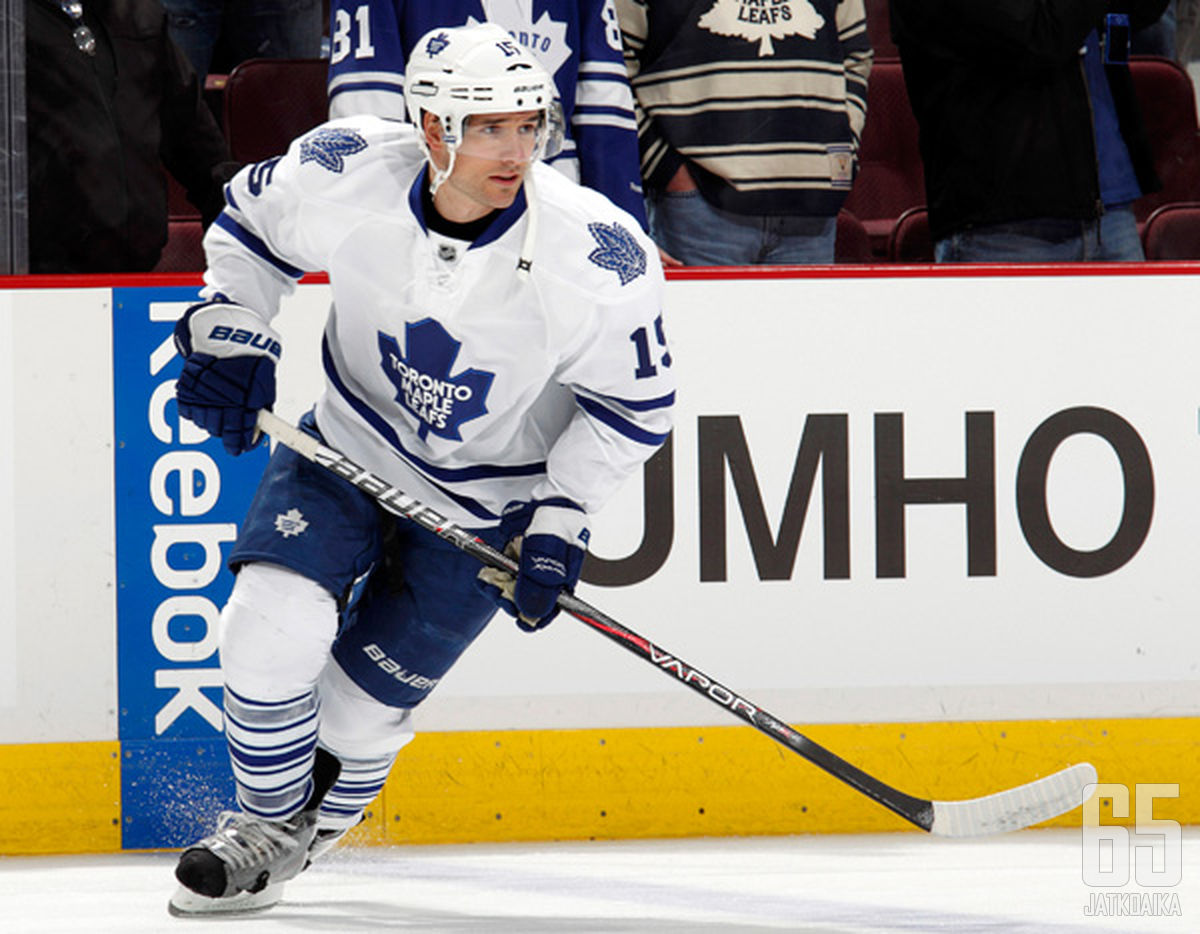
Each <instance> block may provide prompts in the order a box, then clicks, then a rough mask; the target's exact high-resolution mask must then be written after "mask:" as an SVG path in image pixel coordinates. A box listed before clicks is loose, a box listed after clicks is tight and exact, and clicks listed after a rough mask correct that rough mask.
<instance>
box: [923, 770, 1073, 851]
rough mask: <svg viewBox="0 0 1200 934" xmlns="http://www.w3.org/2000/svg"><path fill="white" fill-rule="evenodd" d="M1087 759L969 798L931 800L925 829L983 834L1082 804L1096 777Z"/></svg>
mask: <svg viewBox="0 0 1200 934" xmlns="http://www.w3.org/2000/svg"><path fill="white" fill-rule="evenodd" d="M1096 777H1097V776H1096V769H1095V768H1094V767H1093V766H1092V764H1091V763H1090V762H1081V763H1079V764H1078V765H1073V766H1071V767H1070V768H1066V769H1063V770H1062V771H1061V772H1055V773H1054V774H1053V775H1047V776H1046V777H1045V778H1039V779H1038V780H1037V781H1034V782H1029V783H1028V784H1027V785H1020V786H1018V787H1016V788H1010V789H1009V790H1008V791H1000V792H997V793H996V794H994V795H984V796H983V797H982V798H972V799H970V800H969V801H934V802H933V825H932V826H931V827H930V828H929V832H930V833H931V834H934V835H935V836H939V837H985V836H988V835H989V834H995V833H1008V832H1009V831H1012V830H1021V829H1023V828H1025V827H1032V826H1033V825H1034V824H1039V823H1041V822H1042V821H1044V820H1050V818H1052V817H1058V816H1059V815H1060V814H1066V813H1067V811H1070V810H1071V809H1072V808H1077V807H1079V806H1080V805H1081V804H1083V802H1084V800H1085V798H1086V796H1085V794H1084V791H1085V789H1086V787H1087V786H1088V785H1090V784H1092V783H1093V782H1095V781H1096Z"/></svg>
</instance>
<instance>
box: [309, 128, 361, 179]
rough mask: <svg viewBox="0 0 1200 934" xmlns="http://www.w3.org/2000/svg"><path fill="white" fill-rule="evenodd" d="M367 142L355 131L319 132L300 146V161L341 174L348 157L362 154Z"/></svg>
mask: <svg viewBox="0 0 1200 934" xmlns="http://www.w3.org/2000/svg"><path fill="white" fill-rule="evenodd" d="M366 148H367V141H366V140H365V139H363V138H362V137H361V136H359V135H358V134H357V133H355V132H354V131H353V130H329V129H326V130H317V131H316V132H315V133H312V134H311V135H309V136H308V138H307V139H305V140H304V142H302V143H301V144H300V161H301V162H315V163H316V164H317V165H319V166H321V168H323V169H329V171H330V172H334V173H337V174H341V173H342V171H344V170H345V168H346V156H352V155H354V154H355V153H356V152H362V151H363V150H364V149H366Z"/></svg>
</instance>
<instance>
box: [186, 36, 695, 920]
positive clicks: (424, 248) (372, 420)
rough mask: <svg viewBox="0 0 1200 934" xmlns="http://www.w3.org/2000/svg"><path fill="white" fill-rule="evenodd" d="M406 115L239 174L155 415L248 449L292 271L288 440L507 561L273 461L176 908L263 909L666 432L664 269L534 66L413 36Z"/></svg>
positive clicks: (450, 41)
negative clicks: (211, 785)
mask: <svg viewBox="0 0 1200 934" xmlns="http://www.w3.org/2000/svg"><path fill="white" fill-rule="evenodd" d="M405 77H406V84H405V92H406V95H407V100H408V108H409V114H410V116H411V118H412V121H413V122H412V124H407V123H405V124H402V123H398V122H396V121H390V120H383V119H380V118H377V117H374V116H364V117H354V118H346V119H342V120H335V121H331V122H330V123H327V124H325V125H323V126H321V127H318V128H317V129H315V130H313V131H312V132H310V133H308V134H306V135H305V136H303V137H301V138H300V139H298V140H296V141H295V142H294V143H293V144H292V146H291V147H290V149H289V150H288V152H287V154H286V155H284V156H282V157H281V158H278V159H272V160H269V161H267V162H264V163H260V164H258V165H254V166H249V167H247V168H246V169H244V170H243V171H242V172H241V173H239V174H238V176H237V177H236V178H235V179H234V180H233V181H232V182H231V183H230V185H229V188H228V192H227V201H228V207H227V208H226V210H225V212H224V213H223V214H222V215H221V217H220V218H219V220H218V221H217V222H216V223H215V224H214V225H213V227H212V229H211V230H210V232H209V233H208V235H207V237H206V240H205V248H206V251H207V254H208V270H207V272H206V273H205V283H206V285H205V287H204V290H203V292H202V293H201V294H202V298H203V299H205V302H204V303H202V304H200V305H197V306H194V307H193V308H191V309H189V310H188V312H187V313H186V315H185V316H184V317H183V318H182V319H181V320H180V322H179V324H178V327H177V328H176V341H177V344H178V347H179V351H180V353H181V354H182V355H183V356H184V358H185V361H184V368H183V372H182V374H181V376H180V378H179V380H178V383H177V396H178V403H179V411H180V413H181V415H183V416H184V417H187V418H189V419H191V420H193V421H195V422H196V423H197V424H199V425H201V426H203V427H204V428H206V429H207V430H208V431H209V432H210V433H211V434H213V435H215V436H219V437H220V438H221V439H222V440H223V442H224V446H225V448H226V449H227V450H228V451H229V453H231V454H238V453H240V452H241V451H244V450H246V449H248V448H250V447H253V446H254V445H255V443H256V442H257V438H256V431H255V419H256V413H257V411H258V410H259V409H261V408H263V407H268V408H269V407H270V406H271V405H272V402H273V400H274V395H275V366H276V363H277V361H278V360H279V358H280V354H281V352H282V347H281V342H280V339H279V336H278V335H277V334H276V333H275V332H274V331H273V330H272V328H271V327H270V324H269V322H270V320H271V319H272V317H273V316H274V315H275V314H276V312H277V310H278V306H279V301H280V298H281V297H282V296H283V295H285V294H287V293H289V292H290V291H291V290H292V289H293V287H294V283H295V281H296V279H298V278H299V277H300V276H301V274H302V270H325V271H327V272H328V274H329V279H330V285H331V289H332V294H333V304H332V308H331V310H330V313H329V318H328V322H327V325H326V329H325V335H324V340H323V346H322V355H323V360H324V369H325V375H326V387H325V391H324V393H323V395H322V396H321V398H320V399H319V400H318V402H317V403H316V406H315V408H314V410H313V411H312V412H310V413H309V414H308V415H307V416H306V417H305V418H304V420H303V422H302V425H303V427H304V428H305V430H307V431H308V432H310V433H312V434H314V435H316V436H318V437H321V438H324V439H325V440H326V441H327V442H328V443H329V444H331V445H332V446H334V447H337V448H339V449H341V450H342V451H344V452H345V453H346V454H347V455H348V456H349V457H351V458H352V459H354V460H355V461H356V462H358V463H359V464H361V465H363V466H364V467H367V468H368V469H369V470H371V471H372V472H374V473H376V474H378V475H380V476H382V477H385V478H387V479H388V480H389V481H390V482H392V483H394V484H396V485H397V486H398V487H400V488H401V489H404V490H405V491H407V492H409V493H411V494H412V495H414V496H416V497H417V498H419V499H421V500H422V501H424V502H426V503H428V504H429V505H431V506H432V507H433V508H435V509H437V510H438V511H439V512H441V513H442V514H444V515H445V516H446V517H447V518H449V519H452V520H453V521H455V522H456V523H458V524H459V525H462V526H464V527H467V528H471V529H473V530H475V531H477V534H479V535H480V536H481V537H483V538H484V539H486V540H487V541H489V542H490V543H492V544H493V545H495V546H496V547H498V548H499V547H505V546H507V548H508V550H509V553H510V554H513V555H514V556H516V557H517V558H518V559H519V563H520V570H519V573H518V574H517V575H515V578H514V576H513V575H508V574H504V573H498V572H495V571H484V572H482V574H479V576H478V578H477V574H478V564H477V563H476V562H475V561H474V559H472V558H470V557H468V556H467V555H465V554H463V553H462V552H459V551H457V550H456V549H454V548H453V547H452V546H450V545H449V544H447V543H446V542H444V541H442V540H441V539H439V538H437V537H436V536H435V535H432V534H430V533H428V532H426V531H424V530H422V529H420V528H419V527H418V526H416V525H414V524H410V523H406V522H404V521H402V520H396V519H394V518H392V517H391V516H390V515H388V514H386V513H384V512H382V511H381V510H380V509H379V508H377V506H376V504H375V502H374V501H373V500H372V499H371V498H370V497H368V496H367V495H365V494H364V493H362V492H360V491H359V490H357V489H356V488H354V487H352V486H351V485H350V484H348V483H346V482H344V481H343V480H341V479H340V478H338V477H335V476H333V475H332V474H330V473H328V472H326V471H323V470H321V469H320V468H319V467H316V466H313V465H311V464H310V463H309V462H307V461H305V460H303V459H301V458H300V457H299V456H297V455H295V454H293V453H292V452H290V451H289V450H287V449H286V448H283V447H280V448H279V449H277V450H276V451H275V453H274V455H273V456H272V458H271V461H270V463H269V466H268V467H267V469H266V472H265V474H264V476H263V479H262V482H261V484H260V486H259V489H258V492H257V494H256V496H255V499H254V501H253V503H252V505H251V507H250V510H249V514H248V515H247V517H246V520H245V523H244V524H243V527H242V529H241V532H240V535H239V537H238V540H237V542H236V544H235V546H234V549H233V551H232V553H231V556H230V563H231V566H232V567H233V568H234V569H235V571H236V572H237V576H236V582H235V585H234V588H233V592H232V594H231V595H230V598H229V601H228V603H227V604H226V606H225V608H224V610H223V612H222V620H221V622H222V626H221V629H222V637H221V663H222V669H223V676H224V679H225V695H224V697H225V729H226V736H227V740H228V744H229V752H230V758H231V761H232V767H233V773H234V778H235V779H236V784H237V795H238V804H239V806H240V811H238V812H236V813H234V812H229V813H227V814H225V815H222V818H221V821H220V823H219V825H218V827H217V829H216V831H215V832H214V833H213V834H212V835H211V836H208V837H205V838H204V839H202V840H200V841H199V842H198V843H196V844H195V845H193V846H192V847H190V848H188V849H187V850H186V851H185V852H184V853H183V854H182V855H181V857H180V860H179V864H178V867H177V869H176V876H177V877H178V879H179V881H180V882H181V883H182V885H181V887H180V889H179V890H178V891H177V892H176V894H175V896H174V897H173V898H172V900H171V910H172V911H173V912H175V913H199V912H208V911H236V910H244V909H253V908H259V907H264V906H267V905H270V904H273V903H274V902H275V901H277V900H278V898H279V896H280V889H281V886H282V884H283V883H284V882H286V881H287V880H288V879H289V878H291V877H293V876H295V875H296V874H297V873H299V872H300V871H301V870H302V869H303V868H304V867H305V866H306V865H307V863H308V861H309V860H310V859H312V858H314V857H315V856H317V855H319V854H320V853H321V852H322V851H323V850H324V849H327V848H328V847H329V846H331V845H332V843H333V841H335V840H336V839H338V838H339V837H340V836H341V835H342V834H343V833H345V831H346V830H347V829H349V828H350V827H352V826H353V825H354V824H356V823H357V822H358V821H359V819H360V817H361V815H362V812H363V809H364V808H365V807H366V806H367V804H369V803H370V802H371V800H372V799H373V798H374V797H375V796H376V795H377V793H378V792H379V790H380V789H381V788H382V786H383V784H384V780H385V779H386V777H387V775H388V771H389V769H390V767H391V765H392V762H393V760H394V759H395V757H396V754H397V752H398V751H399V750H400V748H401V747H402V746H404V744H405V743H406V742H408V741H409V739H411V737H412V728H411V726H410V713H411V711H412V709H413V708H414V707H415V706H416V705H417V704H419V703H420V702H421V701H422V700H423V699H424V698H425V697H426V696H428V694H429V692H430V691H431V690H432V689H433V688H434V686H435V685H436V684H437V683H438V681H439V680H440V679H441V678H442V677H443V675H445V673H446V672H447V671H448V670H449V668H450V667H451V665H453V664H454V662H455V660H456V659H457V658H458V657H459V656H460V654H461V653H462V652H463V651H464V650H465V649H466V647H467V646H468V645H469V644H470V642H471V641H472V640H473V639H474V638H475V637H476V636H477V635H478V634H479V633H480V631H482V629H483V628H484V626H485V625H486V624H487V623H488V621H489V619H490V618H491V617H492V615H493V613H494V612H495V609H496V607H497V605H499V606H501V607H503V608H504V609H505V610H506V611H508V612H509V613H510V614H512V615H514V616H515V617H516V619H517V623H518V625H520V626H521V627H522V628H524V629H527V630H537V629H540V628H542V627H544V626H545V625H546V624H547V623H549V622H550V621H551V619H553V617H554V615H555V612H556V605H555V601H556V600H557V596H558V594H559V592H560V591H561V590H562V589H563V588H567V589H570V588H571V587H573V586H574V584H575V583H576V581H577V580H578V577H579V572H580V567H581V565H582V562H583V557H584V553H585V550H586V544H587V539H588V532H587V525H588V515H589V514H590V513H592V512H594V511H595V510H596V509H598V508H599V507H600V506H601V504H603V503H604V502H605V500H606V499H608V497H609V496H610V494H612V493H613V492H614V491H615V490H616V488H617V487H618V486H619V485H620V484H621V483H622V482H623V481H624V480H625V479H626V478H627V477H628V476H629V475H630V474H631V473H632V472H634V471H636V470H637V469H638V467H639V466H640V465H641V464H642V463H643V461H645V460H646V459H647V458H648V457H649V456H650V455H651V454H652V453H653V452H654V450H655V449H656V448H657V446H658V445H659V444H660V443H661V442H663V441H664V440H665V438H666V435H667V433H668V431H669V430H670V424H671V408H672V403H673V401H674V388H673V378H672V370H671V359H670V355H669V354H668V352H667V347H666V340H665V337H664V332H663V326H662V317H661V301H662V271H661V267H660V266H659V261H658V258H657V254H656V253H655V250H654V248H653V244H652V243H651V241H650V240H649V239H648V238H647V237H646V236H645V235H644V234H643V232H642V230H641V228H640V227H639V226H638V224H637V222H636V221H635V220H634V219H633V218H632V217H631V216H630V215H628V214H627V213H625V212H624V211H622V210H620V209H619V208H617V207H616V206H614V205H613V204H612V203H611V202H609V201H608V200H607V199H606V198H604V197H603V196H602V195H599V194H597V193H596V192H594V191H591V190H588V189H586V188H582V187H579V186H577V185H575V184H574V183H572V182H570V181H568V180H567V179H566V178H564V177H563V176H562V175H560V174H559V173H558V172H556V171H554V170H553V169H552V168H550V167H548V166H546V165H545V164H542V163H540V162H539V161H538V160H539V157H540V156H541V155H542V154H543V152H544V151H546V150H547V149H552V148H553V147H554V146H555V145H556V143H557V139H556V137H557V135H558V133H559V131H560V129H561V127H560V125H559V124H558V122H557V117H556V108H555V104H554V88H553V83H552V82H551V80H550V77H549V75H548V74H547V73H546V72H545V70H544V69H543V68H542V67H541V66H540V65H539V64H538V63H537V61H536V60H535V59H534V58H533V57H532V56H530V55H529V54H528V53H527V52H525V51H524V50H523V49H522V48H521V47H520V46H519V45H518V44H517V43H515V42H514V41H513V40H512V38H511V37H510V36H509V35H508V34H507V33H506V32H505V31H504V30H502V29H500V28H499V27H497V26H495V25H492V24H482V25H473V26H464V27H459V28H453V29H438V30H434V31H433V32H431V33H429V34H428V35H426V36H425V37H423V38H422V39H421V41H420V42H419V43H418V44H417V47H416V49H415V50H414V54H413V55H412V57H411V58H410V60H409V65H408V69H407V72H406V76H405Z"/></svg>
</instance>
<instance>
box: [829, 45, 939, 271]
mask: <svg viewBox="0 0 1200 934" xmlns="http://www.w3.org/2000/svg"><path fill="white" fill-rule="evenodd" d="M924 203H925V171H924V168H923V166H922V164H921V151H920V147H919V145H918V142H917V121H916V118H915V117H914V116H913V113H912V107H911V106H910V105H909V102H908V91H907V90H905V87H904V75H903V74H902V73H901V70H900V63H899V62H896V61H891V62H888V61H883V62H876V63H875V67H874V68H872V69H871V77H870V80H869V81H868V82H867V123H866V126H865V127H864V128H863V138H862V148H861V149H860V151H859V154H858V176H857V178H855V180H854V188H853V189H851V191H850V196H849V197H848V198H847V199H846V203H845V208H846V210H848V211H850V212H851V213H852V214H854V216H855V217H857V218H859V219H860V220H861V221H862V222H863V225H864V226H865V227H866V228H867V233H868V234H869V235H870V237H871V248H872V250H873V251H874V253H875V255H876V256H877V257H878V258H879V259H883V258H884V257H885V256H886V255H887V244H888V237H889V236H890V235H891V231H892V227H893V226H894V225H895V223H896V219H897V218H898V217H899V216H900V215H901V214H903V213H904V212H905V211H906V210H907V209H908V208H912V207H917V206H919V205H922V204H924Z"/></svg>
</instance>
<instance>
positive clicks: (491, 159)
mask: <svg viewBox="0 0 1200 934" xmlns="http://www.w3.org/2000/svg"><path fill="white" fill-rule="evenodd" d="M542 132H544V131H543V127H542V120H541V114H540V112H539V111H536V110H530V111H521V112H518V113H507V114H477V115H475V116H472V117H470V118H469V119H468V120H467V121H466V126H465V127H464V128H463V134H462V137H463V138H462V142H461V143H460V144H459V146H458V153H457V155H456V156H455V158H454V168H453V170H452V171H451V173H450V177H449V178H447V179H446V181H445V182H444V183H443V184H442V186H441V187H440V188H438V190H437V193H436V194H435V195H434V199H433V201H434V204H435V205H436V206H437V209H438V211H439V213H441V215H442V216H443V217H445V218H446V219H447V220H452V221H458V222H466V221H472V220H476V219H478V218H480V217H483V216H484V215H485V214H487V213H489V212H490V211H493V210H496V209H497V208H499V209H503V208H506V207H508V206H509V205H511V204H512V203H513V200H514V199H515V198H516V197H517V192H518V191H520V189H521V183H522V182H524V180H525V173H526V172H527V171H528V170H529V166H530V164H531V163H532V161H533V155H534V153H535V152H536V151H537V147H538V143H539V142H540V135H541V133H542ZM430 151H431V154H432V155H433V156H434V158H435V160H436V159H437V157H438V155H439V153H438V151H437V149H436V148H434V147H433V146H432V145H431V147H430ZM442 155H443V156H445V155H447V154H446V153H445V151H444V149H443V150H442ZM440 164H442V165H444V164H445V163H444V162H442V163H440Z"/></svg>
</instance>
